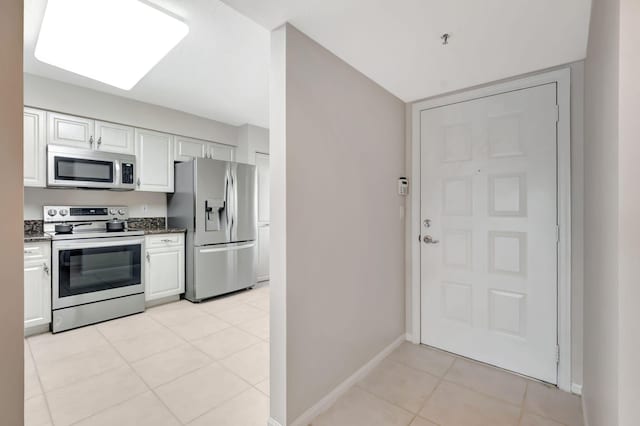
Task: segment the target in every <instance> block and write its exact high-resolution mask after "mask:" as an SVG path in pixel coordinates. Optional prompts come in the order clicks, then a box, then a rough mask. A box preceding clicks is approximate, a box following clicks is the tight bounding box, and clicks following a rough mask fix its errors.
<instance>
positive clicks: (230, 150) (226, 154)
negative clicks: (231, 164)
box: [209, 143, 236, 161]
mask: <svg viewBox="0 0 640 426" xmlns="http://www.w3.org/2000/svg"><path fill="white" fill-rule="evenodd" d="M209 158H213V159H215V160H224V161H234V160H235V158H236V148H235V147H234V146H230V145H224V144H221V143H209Z"/></svg>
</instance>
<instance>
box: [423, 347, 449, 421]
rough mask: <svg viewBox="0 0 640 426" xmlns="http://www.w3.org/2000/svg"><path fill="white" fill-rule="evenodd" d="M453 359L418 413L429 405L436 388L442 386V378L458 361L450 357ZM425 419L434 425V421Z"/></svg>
mask: <svg viewBox="0 0 640 426" xmlns="http://www.w3.org/2000/svg"><path fill="white" fill-rule="evenodd" d="M452 358H453V362H452V363H451V364H449V366H448V367H447V369H446V370H445V371H444V373H442V376H440V377H438V383H437V384H436V386H435V387H434V388H433V391H431V394H429V396H428V397H427V399H426V400H425V401H424V404H422V406H421V407H420V409H419V410H418V413H421V412H422V410H424V408H425V407H426V406H427V404H428V403H429V401H430V400H431V398H433V395H434V394H435V393H436V391H437V390H438V388H439V387H440V385H441V384H442V382H444V381H445V380H444V378H445V376H446V375H447V374H449V371H451V369H452V368H453V366H454V364H455V363H456V362H457V361H458V359H457V358H455V357H452ZM425 419H427V420H429V421H430V422H433V423H436V421H435V420H432V419H430V418H427V417H425Z"/></svg>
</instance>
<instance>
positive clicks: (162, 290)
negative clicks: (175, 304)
mask: <svg viewBox="0 0 640 426" xmlns="http://www.w3.org/2000/svg"><path fill="white" fill-rule="evenodd" d="M146 271H147V276H146V279H145V287H146V288H145V300H155V299H160V298H163V297H168V296H173V295H178V294H181V293H183V292H184V256H183V252H182V249H181V248H180V247H169V248H157V249H149V250H147V269H146Z"/></svg>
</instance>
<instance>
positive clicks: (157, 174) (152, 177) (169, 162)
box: [135, 129, 173, 192]
mask: <svg viewBox="0 0 640 426" xmlns="http://www.w3.org/2000/svg"><path fill="white" fill-rule="evenodd" d="M135 134H136V165H137V166H138V181H137V185H136V186H137V189H138V190H139V191H151V192H173V136H172V135H168V134H166V133H160V132H154V131H153V130H143V129H136V130H135Z"/></svg>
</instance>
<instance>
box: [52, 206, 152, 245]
mask: <svg viewBox="0 0 640 426" xmlns="http://www.w3.org/2000/svg"><path fill="white" fill-rule="evenodd" d="M43 212H44V222H45V223H44V232H46V233H48V234H50V235H51V238H52V239H54V240H76V239H85V238H107V237H108V238H117V237H133V236H138V235H144V231H141V230H129V229H127V227H126V221H127V219H129V209H128V208H127V207H125V206H44V207H43ZM114 219H116V220H118V221H122V222H124V223H125V229H124V230H108V229H107V222H110V221H113V220H114ZM61 223H65V224H77V225H79V226H75V227H73V230H72V231H71V232H55V226H56V224H61ZM80 225H82V226H80Z"/></svg>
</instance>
